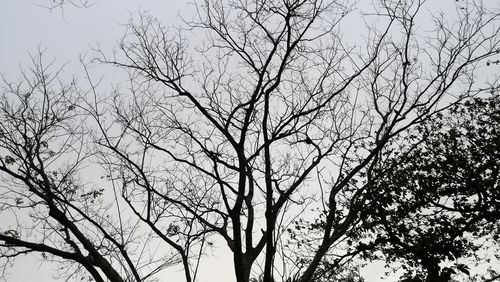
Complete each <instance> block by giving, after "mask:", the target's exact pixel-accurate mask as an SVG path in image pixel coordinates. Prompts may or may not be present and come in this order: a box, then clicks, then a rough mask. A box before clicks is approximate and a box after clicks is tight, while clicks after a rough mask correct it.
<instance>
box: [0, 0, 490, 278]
mask: <svg viewBox="0 0 500 282" xmlns="http://www.w3.org/2000/svg"><path fill="white" fill-rule="evenodd" d="M460 5H461V6H460V7H458V8H457V10H456V13H453V14H452V15H438V16H432V15H430V16H429V15H428V17H427V18H426V17H425V13H426V11H427V10H426V9H425V4H424V3H423V2H421V1H380V2H377V3H376V4H375V5H374V7H373V9H372V10H373V13H367V14H363V13H359V16H360V17H363V18H364V20H365V21H366V23H367V26H366V29H365V31H366V36H365V37H362V38H360V39H357V40H358V41H355V40H354V41H352V40H351V41H350V40H348V39H346V38H345V37H347V34H346V33H349V30H346V31H344V28H346V26H345V25H344V21H348V20H352V18H349V17H350V16H351V14H354V15H355V16H358V14H355V13H356V12H359V11H358V10H357V9H356V6H353V5H352V4H350V3H349V1H315V0H285V1H260V0H255V1H239V0H238V1H237V0H228V1H209V0H205V1H200V2H197V3H196V4H195V5H194V7H195V9H196V12H197V14H196V16H195V17H194V18H193V19H192V20H189V21H185V26H184V28H167V27H165V26H163V25H162V24H161V23H160V22H159V21H158V20H157V19H155V18H153V17H151V16H149V15H148V14H147V13H141V14H140V15H139V16H138V17H137V19H136V20H133V21H131V22H130V24H129V25H128V28H127V32H126V33H125V35H124V36H123V38H122V40H121V42H120V43H119V45H118V52H117V53H115V54H112V55H109V54H107V52H105V51H104V50H97V52H98V55H97V60H98V61H100V62H104V63H108V64H112V65H114V66H117V67H118V68H122V69H124V70H126V71H127V72H128V74H129V77H130V81H129V87H128V89H125V90H123V89H117V90H116V91H113V92H112V93H111V94H110V95H104V94H102V93H100V88H99V84H98V83H97V82H94V80H93V79H92V78H91V77H92V76H91V73H89V70H90V69H89V68H86V71H87V78H88V82H89V85H90V87H89V89H88V91H86V90H84V89H83V87H77V86H76V84H74V83H70V84H69V85H68V86H65V84H64V83H60V87H58V88H55V86H54V85H53V84H57V83H58V80H57V77H58V76H57V75H52V76H50V75H49V73H48V72H47V68H46V67H45V66H44V65H43V64H42V63H41V61H39V60H38V57H35V60H34V61H35V69H34V72H33V74H31V75H29V74H26V75H25V76H24V79H25V81H26V83H27V87H26V88H23V87H18V86H15V85H12V84H9V83H7V82H5V83H4V84H5V85H6V86H7V87H5V90H4V91H3V100H2V101H3V102H2V105H1V109H2V116H1V117H0V119H1V120H0V121H1V129H2V131H1V135H0V147H1V154H2V159H1V163H0V171H1V172H2V177H4V179H3V180H2V181H5V183H12V185H11V184H9V185H7V184H5V185H3V186H2V188H1V189H2V194H1V195H2V197H1V199H2V204H1V207H2V213H7V212H13V211H14V210H15V209H17V208H19V207H22V208H24V209H25V210H27V212H26V213H27V215H28V218H29V221H28V222H25V221H19V222H16V224H14V225H13V226H14V227H13V228H9V229H8V230H4V229H2V235H1V236H0V241H1V242H2V248H1V250H2V257H3V258H5V259H10V258H12V257H15V256H17V255H19V254H22V253H26V252H42V253H43V254H45V255H48V256H50V259H53V260H57V261H62V262H64V263H68V264H69V265H71V266H72V267H74V268H75V269H77V270H78V269H80V270H82V271H81V272H78V273H87V275H90V276H91V277H92V279H94V280H95V281H106V280H109V281H145V280H153V279H157V278H161V277H163V276H165V277H167V276H168V272H166V271H163V270H165V269H166V267H167V266H169V265H170V264H172V263H180V265H181V266H182V267H183V269H184V274H185V279H186V281H194V280H196V274H197V268H198V265H199V263H200V258H201V257H203V256H204V254H205V250H207V249H209V248H210V247H211V245H212V244H213V243H214V242H221V241H222V242H225V244H226V245H227V247H228V249H229V250H230V251H231V252H232V255H233V265H234V273H235V276H236V280H237V281H239V282H246V281H249V280H250V277H251V275H252V271H253V272H254V273H258V271H257V269H258V268H261V269H262V270H263V271H262V273H263V275H262V278H263V281H265V282H270V281H274V280H279V279H281V280H283V281H286V280H287V279H290V280H291V279H292V278H293V279H294V280H296V281H302V282H304V281H315V280H318V279H319V278H321V277H323V275H324V274H325V273H332V274H335V271H336V270H339V269H342V266H344V265H346V263H348V262H350V261H352V260H353V259H354V258H356V257H358V256H363V257H366V258H370V256H372V255H373V254H371V253H370V251H371V250H373V248H374V246H372V245H370V244H369V242H367V241H366V240H365V238H364V237H363V235H364V233H363V232H364V231H360V226H362V224H363V223H364V221H366V217H364V216H363V211H364V210H365V209H366V208H367V205H368V204H369V205H370V208H371V206H373V205H375V207H373V210H377V204H376V202H375V201H373V193H374V188H373V187H375V186H374V185H376V184H378V183H380V181H381V179H383V178H384V177H385V174H383V173H381V171H380V169H379V168H380V167H381V165H382V164H384V163H386V162H387V160H388V159H389V157H390V155H391V152H392V151H394V146H395V145H394V144H395V142H397V140H400V139H399V138H400V137H404V136H405V135H406V134H407V133H408V132H410V131H412V130H414V129H415V128H420V127H421V126H422V124H424V123H425V122H426V121H427V120H429V119H432V118H433V117H434V116H436V115H437V114H439V113H442V112H444V111H445V110H446V109H449V108H453V106H454V105H455V104H457V103H459V102H461V101H463V100H464V99H466V98H468V97H470V96H474V95H477V94H480V93H482V92H489V91H496V89H497V86H496V85H493V86H485V84H484V83H483V80H481V79H480V77H484V76H482V75H483V74H482V73H481V71H480V70H481V68H482V66H486V63H487V62H488V61H492V60H496V58H497V57H498V52H499V50H500V45H499V43H500V36H499V28H498V26H497V25H496V22H497V21H498V19H499V14H498V13H493V12H491V11H489V10H486V9H485V8H484V7H482V6H481V5H479V4H476V3H474V2H470V3H468V2H467V3H465V4H464V3H460ZM448 16H449V17H448ZM429 17H430V18H431V19H432V21H428V19H429ZM426 19H427V20H426ZM422 20H424V21H426V22H425V24H426V25H428V24H430V23H429V22H431V23H432V24H433V28H432V29H427V28H419V23H420V21H422ZM31 76H33V77H34V78H35V79H33V78H31ZM484 80H486V78H485V79H484ZM26 92H32V93H33V94H35V95H32V94H30V95H25V93H26ZM36 97H39V98H36ZM84 121H85V122H84ZM51 152H52V153H51ZM95 163H99V164H100V165H101V166H102V168H103V169H104V170H105V173H103V174H104V178H103V179H102V180H101V181H95V183H94V184H92V183H87V182H85V181H83V180H82V178H83V177H84V176H83V175H82V173H83V171H84V169H83V168H81V169H80V170H79V168H80V167H82V165H83V164H95ZM68 164H69V165H68ZM66 167H70V169H69V170H68V169H64V168H66ZM388 175H389V174H388ZM89 181H90V180H89ZM93 187H99V188H93ZM24 203H26V204H24ZM384 205H385V203H384V202H381V203H380V209H382V207H384ZM377 211H378V210H377ZM382 213H383V212H382ZM387 216H389V214H388V215H387ZM417 227H421V226H417ZM2 228H3V227H2ZM26 230H31V231H32V232H27V231H26ZM369 231H370V232H373V231H376V230H369ZM377 243H380V242H377ZM350 246H356V248H350ZM85 271H86V272H85ZM332 277H333V276H332Z"/></svg>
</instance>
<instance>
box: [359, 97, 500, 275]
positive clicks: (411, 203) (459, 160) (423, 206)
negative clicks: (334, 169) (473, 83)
mask: <svg viewBox="0 0 500 282" xmlns="http://www.w3.org/2000/svg"><path fill="white" fill-rule="evenodd" d="M417 129H418V132H417V133H416V134H415V135H412V136H408V139H410V140H415V139H417V140H423V141H421V142H418V143H416V144H414V145H413V146H411V145H410V144H412V143H415V142H412V141H406V142H405V145H404V146H403V147H404V149H400V150H399V151H397V152H394V153H393V155H392V156H391V158H389V160H388V161H386V162H385V163H384V164H383V165H382V166H381V167H380V169H378V172H377V173H379V174H380V177H379V178H378V180H377V181H375V182H374V184H373V188H371V189H370V200H369V203H368V205H367V208H366V209H364V210H363V211H362V213H363V215H364V217H365V218H364V224H365V226H366V228H367V230H370V231H371V232H372V233H371V234H373V236H374V237H376V241H377V243H378V244H380V248H381V249H382V250H383V254H384V256H385V257H387V258H388V259H389V260H390V261H400V262H403V268H404V269H406V270H407V274H406V275H405V277H407V280H404V281H450V279H451V276H452V274H455V273H457V272H458V273H464V274H467V275H469V274H470V272H469V266H470V264H471V262H472V258H474V257H477V253H478V252H477V251H478V250H479V249H480V248H481V247H486V248H488V249H489V252H492V251H493V250H498V247H499V246H500V245H499V243H500V241H499V232H500V229H499V227H500V225H499V220H500V130H499V129H500V99H499V96H497V95H495V96H492V97H490V98H475V99H470V100H467V101H465V102H464V103H463V104H460V105H456V106H454V107H452V108H451V109H450V110H449V113H448V114H447V115H441V114H440V115H437V116H436V117H435V118H433V119H431V120H429V121H427V122H426V123H425V124H424V125H422V126H420V127H418V128H417ZM421 136H424V138H422V137H421ZM405 149H406V150H405ZM480 244H482V245H483V246H481V245H480ZM464 258H469V259H468V260H467V259H464ZM477 259H479V258H477ZM445 262H448V266H444V265H443V263H445ZM464 262H468V263H464ZM478 262H480V263H483V264H484V263H487V261H486V260H480V259H479V261H478Z"/></svg>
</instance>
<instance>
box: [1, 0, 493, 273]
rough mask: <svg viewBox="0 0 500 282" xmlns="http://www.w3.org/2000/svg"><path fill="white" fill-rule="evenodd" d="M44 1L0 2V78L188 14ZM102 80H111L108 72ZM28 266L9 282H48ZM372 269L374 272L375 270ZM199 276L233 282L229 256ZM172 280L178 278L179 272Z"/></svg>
mask: <svg viewBox="0 0 500 282" xmlns="http://www.w3.org/2000/svg"><path fill="white" fill-rule="evenodd" d="M491 1H494V0H491ZM50 2H51V0H35V1H30V0H0V35H1V39H0V73H1V74H3V75H5V76H6V77H7V78H8V79H9V80H12V79H16V78H17V77H18V76H19V66H20V65H25V66H29V56H28V52H33V53H34V52H35V51H36V49H37V47H38V46H40V47H41V48H42V49H45V48H46V49H47V53H46V58H47V59H53V58H55V59H56V60H57V61H56V62H57V64H63V63H69V65H68V67H67V68H66V72H67V73H70V74H71V73H72V72H75V74H78V72H79V71H81V69H80V70H79V65H78V58H79V56H80V55H85V54H86V53H89V52H90V49H91V48H90V47H91V46H96V44H97V43H99V44H100V46H101V47H102V48H103V50H108V51H109V50H111V49H112V48H113V46H114V45H115V43H116V41H117V40H118V39H119V38H120V35H122V34H123V32H124V27H123V26H121V25H120V24H123V23H126V22H127V21H128V19H129V18H130V14H131V13H133V12H136V11H138V10H139V9H142V10H145V11H148V12H149V13H150V14H152V15H154V16H157V17H158V18H160V19H161V20H162V21H163V23H165V24H167V25H169V24H176V23H179V18H178V15H179V14H183V15H186V14H187V13H189V11H190V9H191V10H192V7H191V6H190V5H188V4H187V1H180V0H179V1H175V0H163V1H158V0H142V1H139V0H135V1H134V0H96V3H95V4H94V5H93V6H91V7H89V8H86V9H79V8H74V7H66V8H65V9H64V11H62V10H60V9H54V10H49V9H46V8H43V7H40V5H43V4H44V3H45V4H46V3H50ZM431 2H433V3H436V5H440V6H441V8H442V7H444V6H443V5H452V4H453V2H454V0H438V1H431ZM438 3H439V4H438ZM106 75H107V76H108V77H112V76H113V74H112V73H108V74H106ZM34 262H36V260H33V259H26V258H21V259H20V260H19V261H18V263H17V264H16V266H15V267H14V268H12V269H11V273H12V275H11V276H10V279H9V281H12V282H21V281H40V282H48V281H53V278H52V275H53V273H51V272H50V271H49V270H48V269H50V267H52V266H50V265H49V266H48V269H47V267H41V268H39V264H34ZM377 268H379V271H375V269H377ZM201 272H202V277H203V279H202V281H207V282H208V281H220V282H223V281H232V280H233V278H232V277H233V269H232V266H231V259H230V257H229V256H222V257H218V258H216V259H215V260H212V261H211V262H209V263H207V264H205V265H204V266H203V268H202V270H201ZM366 273H369V275H370V277H367V278H368V279H367V281H368V282H375V281H382V280H379V279H377V278H378V277H379V276H380V275H381V274H382V273H383V270H381V269H380V265H374V266H372V267H370V270H368V271H367V272H366ZM178 277H182V273H179V276H178ZM179 279H180V278H179ZM169 281H175V280H170V279H169ZM180 281H181V280H180Z"/></svg>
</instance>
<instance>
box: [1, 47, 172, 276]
mask: <svg viewBox="0 0 500 282" xmlns="http://www.w3.org/2000/svg"><path fill="white" fill-rule="evenodd" d="M42 54H43V52H42V51H39V52H38V53H37V54H36V55H34V56H32V65H33V67H32V68H31V69H29V70H27V71H24V72H23V76H22V79H21V80H20V82H18V83H11V82H8V81H7V80H5V79H4V80H3V81H2V82H3V84H2V98H1V101H0V153H1V157H0V172H1V174H0V176H1V183H2V184H1V194H0V195H1V196H0V212H1V215H2V218H3V219H2V224H1V226H0V228H1V229H0V232H1V233H0V258H1V259H2V269H3V270H4V271H5V267H6V266H7V265H8V263H9V261H11V260H13V259H15V257H17V256H19V255H24V254H28V253H39V254H41V256H42V257H43V258H44V259H45V260H52V261H56V262H60V263H61V265H60V268H59V274H60V275H61V276H63V277H68V279H69V278H72V277H74V276H76V277H79V278H81V279H84V278H89V280H94V281H147V280H148V278H150V277H151V276H153V275H154V274H156V273H157V272H158V271H159V270H161V269H163V268H164V267H166V266H168V265H171V264H175V263H178V261H179V258H178V255H177V254H170V253H169V252H167V251H166V250H165V251H163V252H161V254H160V252H158V251H157V250H154V249H151V248H149V246H150V245H154V243H155V242H154V238H153V236H152V235H151V232H148V231H147V230H146V231H144V229H143V228H141V227H140V225H138V221H137V220H134V219H133V218H132V219H130V217H127V214H126V213H123V211H122V210H121V209H120V203H119V202H114V201H112V202H111V203H109V202H106V201H105V197H104V196H106V195H105V194H107V197H108V198H112V199H115V198H114V197H113V190H110V189H107V190H108V191H104V190H105V189H104V188H102V187H100V186H99V183H98V182H96V181H95V180H94V182H92V181H91V180H92V179H91V178H92V177H89V176H88V175H87V176H85V175H84V174H83V173H84V172H87V173H89V172H90V173H94V174H96V173H97V172H98V171H96V170H88V169H86V168H85V167H86V166H89V165H91V162H90V157H91V156H92V155H93V153H92V150H93V146H90V145H91V144H92V143H91V141H92V139H91V138H90V135H89V132H90V131H89V128H88V127H87V126H86V118H85V112H84V111H83V110H82V108H81V106H80V105H81V104H82V103H83V102H82V100H81V96H80V94H79V87H78V86H77V84H76V83H75V81H71V82H70V83H64V82H63V80H62V79H61V77H62V76H63V71H62V69H55V70H54V66H53V63H48V64H45V63H44V61H43V59H42ZM114 196H116V195H114ZM148 244H150V245H148Z"/></svg>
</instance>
